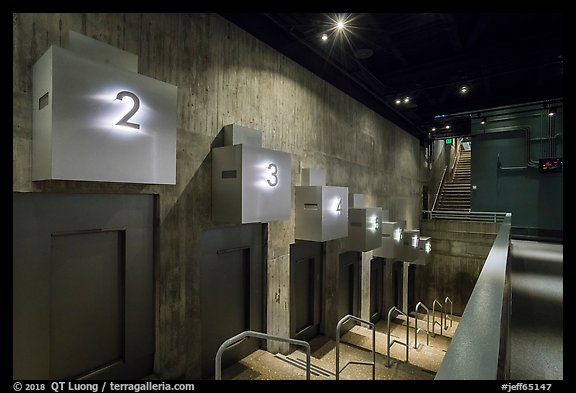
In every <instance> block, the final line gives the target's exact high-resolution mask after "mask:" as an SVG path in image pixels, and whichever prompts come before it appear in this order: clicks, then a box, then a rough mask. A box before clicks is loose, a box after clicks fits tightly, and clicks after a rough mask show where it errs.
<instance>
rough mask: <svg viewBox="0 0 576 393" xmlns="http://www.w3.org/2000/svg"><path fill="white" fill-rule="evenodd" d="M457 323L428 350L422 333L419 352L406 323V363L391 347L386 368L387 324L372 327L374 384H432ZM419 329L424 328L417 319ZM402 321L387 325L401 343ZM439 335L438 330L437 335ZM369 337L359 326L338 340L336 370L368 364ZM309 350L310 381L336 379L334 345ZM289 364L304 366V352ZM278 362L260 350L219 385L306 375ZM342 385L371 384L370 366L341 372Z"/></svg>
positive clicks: (400, 349)
mask: <svg viewBox="0 0 576 393" xmlns="http://www.w3.org/2000/svg"><path fill="white" fill-rule="evenodd" d="M458 320H459V318H458V317H456V316H455V317H454V321H453V324H452V327H450V322H448V326H449V327H448V329H446V330H444V331H443V335H442V336H441V335H439V334H436V335H435V336H432V335H430V337H429V342H430V345H426V332H425V331H424V330H422V331H420V333H419V334H418V348H417V349H414V328H413V327H414V323H413V322H414V319H413V318H411V319H410V328H409V338H410V347H409V353H408V356H409V361H408V362H406V347H404V346H401V345H397V344H395V345H393V346H392V348H391V349H390V357H391V359H390V367H389V368H388V367H386V364H387V356H386V355H387V351H386V343H387V335H386V333H387V330H388V329H387V324H386V321H383V320H381V321H379V322H378V323H377V324H376V379H377V380H387V379H388V380H389V379H403V380H431V379H434V376H435V374H436V371H437V370H438V367H439V366H440V363H441V362H442V359H443V358H444V354H445V353H446V349H447V348H448V345H449V344H450V337H452V335H453V334H454V331H455V330H456V328H457V326H458ZM420 321H421V322H419V327H424V326H425V325H426V323H425V320H424V319H421V320H420ZM405 323H406V321H405V320H402V319H395V320H394V321H393V323H392V324H391V329H390V336H391V339H396V340H399V341H402V342H405V339H406V326H405ZM437 332H438V329H437ZM371 339H372V332H371V330H369V329H366V328H364V327H361V326H355V327H353V328H352V329H351V330H350V331H349V332H347V333H346V334H345V335H343V337H342V338H341V346H340V367H341V369H342V368H343V367H344V366H345V365H346V363H347V362H349V361H364V362H368V361H370V360H371V352H370V349H371V348H372V341H371ZM310 345H311V347H312V357H311V362H312V365H313V366H314V369H315V371H316V372H313V373H312V374H311V379H312V380H330V379H335V368H336V358H335V356H336V347H335V341H334V340H331V339H328V338H326V337H325V336H318V337H316V338H314V339H313V340H312V341H311V342H310ZM287 356H288V357H289V358H290V359H292V362H294V361H297V362H301V363H302V361H305V360H306V354H305V352H304V351H302V350H300V349H297V350H295V351H294V352H292V353H290V354H288V355H287ZM281 357H282V356H281V355H280V356H275V355H273V354H271V353H269V352H266V351H263V350H258V351H256V352H254V353H252V354H251V355H249V356H247V357H245V358H244V359H242V360H241V361H240V362H238V363H236V364H234V365H232V366H230V367H228V368H226V369H224V370H223V372H222V379H233V380H246V379H249V380H291V379H305V376H306V374H305V371H304V369H302V368H299V367H296V366H294V365H293V364H291V363H289V362H287V361H285V360H283V359H282V358H281ZM313 371H314V370H313ZM340 379H342V380H347V379H348V380H370V379H372V366H369V365H357V364H350V365H348V366H346V367H345V368H343V370H342V371H341V373H340Z"/></svg>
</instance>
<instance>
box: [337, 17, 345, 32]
mask: <svg viewBox="0 0 576 393" xmlns="http://www.w3.org/2000/svg"><path fill="white" fill-rule="evenodd" d="M344 27H346V25H345V24H344V20H342V19H340V20H339V21H337V22H336V28H337V29H338V30H343V29H344Z"/></svg>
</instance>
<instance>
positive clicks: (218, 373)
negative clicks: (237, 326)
mask: <svg viewBox="0 0 576 393" xmlns="http://www.w3.org/2000/svg"><path fill="white" fill-rule="evenodd" d="M248 337H255V338H260V339H263V340H274V341H281V342H286V343H290V344H294V345H300V346H302V347H305V348H306V380H309V379H310V344H308V343H307V342H306V341H302V340H296V339H293V338H287V337H280V336H273V335H271V334H266V333H261V332H254V331H252V330H247V331H245V332H242V333H239V334H237V335H235V336H234V337H231V338H229V339H228V340H226V341H224V342H223V343H222V344H221V345H220V347H219V348H218V351H217V352H216V359H215V372H214V374H215V379H216V380H217V381H219V380H221V379H222V354H223V353H224V351H226V350H227V349H229V348H230V347H232V346H234V345H236V344H239V343H240V342H241V341H243V340H245V339H246V338H248Z"/></svg>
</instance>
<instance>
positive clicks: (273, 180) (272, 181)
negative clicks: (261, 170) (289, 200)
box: [266, 164, 278, 187]
mask: <svg viewBox="0 0 576 393" xmlns="http://www.w3.org/2000/svg"><path fill="white" fill-rule="evenodd" d="M268 169H271V170H272V172H271V173H269V176H268V179H266V182H267V183H268V185H269V186H270V187H276V185H278V165H276V164H270V165H268Z"/></svg>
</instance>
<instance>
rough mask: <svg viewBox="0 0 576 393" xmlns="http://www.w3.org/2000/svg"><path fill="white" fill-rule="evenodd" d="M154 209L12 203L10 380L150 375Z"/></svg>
mask: <svg viewBox="0 0 576 393" xmlns="http://www.w3.org/2000/svg"><path fill="white" fill-rule="evenodd" d="M156 203H157V201H156V198H155V197H154V196H152V195H103V194H101V195H94V194H52V193H15V194H13V328H14V329H13V365H14V368H13V377H14V379H138V378H142V377H144V376H146V375H149V374H151V373H152V371H153V356H154V277H153V272H154V243H155V234H154V221H155V217H154V214H155V205H156Z"/></svg>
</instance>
